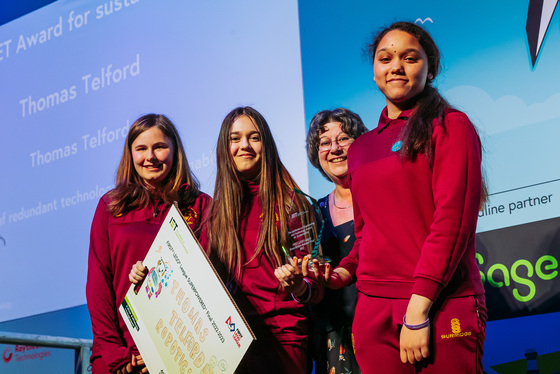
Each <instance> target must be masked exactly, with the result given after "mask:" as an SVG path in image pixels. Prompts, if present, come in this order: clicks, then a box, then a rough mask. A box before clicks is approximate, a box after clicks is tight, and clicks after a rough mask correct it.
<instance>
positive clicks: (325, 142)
mask: <svg viewBox="0 0 560 374" xmlns="http://www.w3.org/2000/svg"><path fill="white" fill-rule="evenodd" d="M353 141H354V138H351V137H350V136H348V135H346V134H340V135H339V136H338V137H337V138H336V139H335V141H334V142H335V143H336V144H337V145H338V146H339V147H348V146H349V145H350V144H352V142H353ZM332 144H333V141H332V139H329V138H323V139H321V140H319V151H320V152H327V151H330V150H331V148H332Z"/></svg>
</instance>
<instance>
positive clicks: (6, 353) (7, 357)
mask: <svg viewBox="0 0 560 374" xmlns="http://www.w3.org/2000/svg"><path fill="white" fill-rule="evenodd" d="M13 355H14V354H13V353H12V352H11V349H10V348H6V349H4V354H3V355H2V360H4V362H5V363H8V362H10V361H12V357H13Z"/></svg>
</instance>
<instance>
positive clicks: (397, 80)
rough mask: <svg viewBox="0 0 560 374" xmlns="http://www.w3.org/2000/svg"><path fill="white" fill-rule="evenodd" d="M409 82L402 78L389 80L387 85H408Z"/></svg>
mask: <svg viewBox="0 0 560 374" xmlns="http://www.w3.org/2000/svg"><path fill="white" fill-rule="evenodd" d="M406 82H408V80H406V79H402V78H394V79H389V80H388V81H387V83H406Z"/></svg>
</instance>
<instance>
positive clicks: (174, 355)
mask: <svg viewBox="0 0 560 374" xmlns="http://www.w3.org/2000/svg"><path fill="white" fill-rule="evenodd" d="M144 265H145V266H146V267H147V268H148V269H149V273H148V275H147V278H146V279H145V281H144V283H143V284H142V285H141V286H140V287H134V286H131V288H130V290H129V291H128V293H127V295H126V297H125V300H124V301H123V303H122V305H121V307H120V308H119V311H120V313H121V315H122V316H123V318H124V320H125V322H126V324H127V327H128V329H129V331H130V333H131V335H132V337H133V339H134V341H135V343H136V345H137V347H138V349H139V351H140V353H141V355H142V358H143V359H144V361H145V362H146V366H147V367H148V370H149V371H150V373H181V374H183V373H195V372H196V373H200V372H202V373H213V372H218V373H233V372H234V371H235V369H236V367H237V365H238V364H239V362H240V361H241V359H242V357H243V355H244V353H245V352H246V350H247V349H248V347H249V345H250V344H251V342H252V341H253V339H254V335H253V333H252V331H251V329H250V328H249V326H248V325H247V323H246V321H245V319H244V318H243V316H242V315H241V313H240V312H239V310H238V308H237V306H236V305H235V303H234V302H233V300H232V299H231V297H230V295H229V293H228V292H227V290H226V289H225V287H224V285H223V283H222V281H221V280H220V278H219V277H218V275H217V274H216V272H215V270H214V268H213V267H212V265H211V264H210V262H209V259H208V257H207V256H206V254H205V253H204V251H203V250H202V248H201V247H200V245H199V243H198V242H197V240H196V239H195V237H194V235H193V233H192V231H191V230H190V228H189V227H188V226H187V225H186V223H185V222H184V220H183V217H182V216H181V213H180V212H179V210H178V209H177V208H176V207H174V206H173V207H171V209H170V210H169V213H168V215H167V217H166V219H165V221H164V224H163V225H162V227H161V229H160V231H159V232H158V234H157V236H156V238H155V240H154V242H153V244H152V246H151V248H150V251H149V252H148V255H147V256H146V258H145V260H144Z"/></svg>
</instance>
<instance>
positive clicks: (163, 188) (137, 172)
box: [86, 114, 211, 374]
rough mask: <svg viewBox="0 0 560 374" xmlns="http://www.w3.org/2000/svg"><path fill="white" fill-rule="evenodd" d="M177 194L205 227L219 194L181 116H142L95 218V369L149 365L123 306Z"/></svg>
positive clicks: (99, 372)
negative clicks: (197, 169)
mask: <svg viewBox="0 0 560 374" xmlns="http://www.w3.org/2000/svg"><path fill="white" fill-rule="evenodd" d="M174 201H177V202H178V204H179V209H180V210H181V212H182V214H183V215H184V217H185V220H186V221H187V223H188V224H189V226H190V227H191V228H192V229H193V231H194V232H195V233H197V232H199V231H200V230H199V229H200V223H201V221H202V218H203V216H204V215H205V212H206V211H207V209H208V208H209V206H210V202H211V198H210V197H209V196H208V195H206V194H204V193H203V192H201V191H200V190H199V185H198V181H197V180H196V179H195V177H194V176H193V174H192V173H191V170H190V168H189V164H188V162H187V158H186V154H185V151H184V149H183V145H182V143H181V139H180V137H179V133H178V132H177V129H176V128H175V126H174V125H173V123H172V122H171V121H170V120H169V119H168V118H167V117H165V116H163V115H160V114H148V115H145V116H142V117H140V118H138V119H137V120H136V122H134V124H133V125H132V126H131V127H130V130H129V131H128V135H127V138H126V141H125V145H124V150H123V155H122V158H121V161H120V164H119V167H118V169H117V177H116V187H115V188H114V189H113V190H111V191H109V192H108V193H106V194H105V195H104V196H103V197H102V198H101V199H100V201H99V204H98V206H97V210H96V211H95V216H94V218H93V223H92V225H91V238H90V248H89V260H88V275H87V285H86V296H87V301H88V309H89V312H90V315H91V322H92V328H93V348H92V355H91V366H92V372H93V373H94V374H103V373H118V374H124V373H133V372H134V373H136V372H145V371H146V368H145V366H144V364H143V361H142V358H141V357H140V356H139V353H138V349H137V348H136V346H135V345H134V341H133V340H132V337H131V336H130V333H129V332H128V330H127V328H126V325H125V323H124V321H123V319H122V317H121V315H120V313H119V312H118V306H119V305H120V304H121V303H122V301H123V299H124V296H125V294H126V292H127V291H128V289H129V287H130V283H129V278H128V274H129V270H130V267H131V266H132V265H133V264H134V263H136V262H137V261H140V260H142V259H144V257H145V256H146V253H147V252H148V250H149V248H150V245H151V243H152V242H153V240H154V238H155V236H156V234H157V232H158V230H159V228H160V226H161V224H162V220H163V219H164V217H165V215H166V214H167V211H168V210H169V207H170V205H171V204H172V203H173V202H174Z"/></svg>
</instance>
